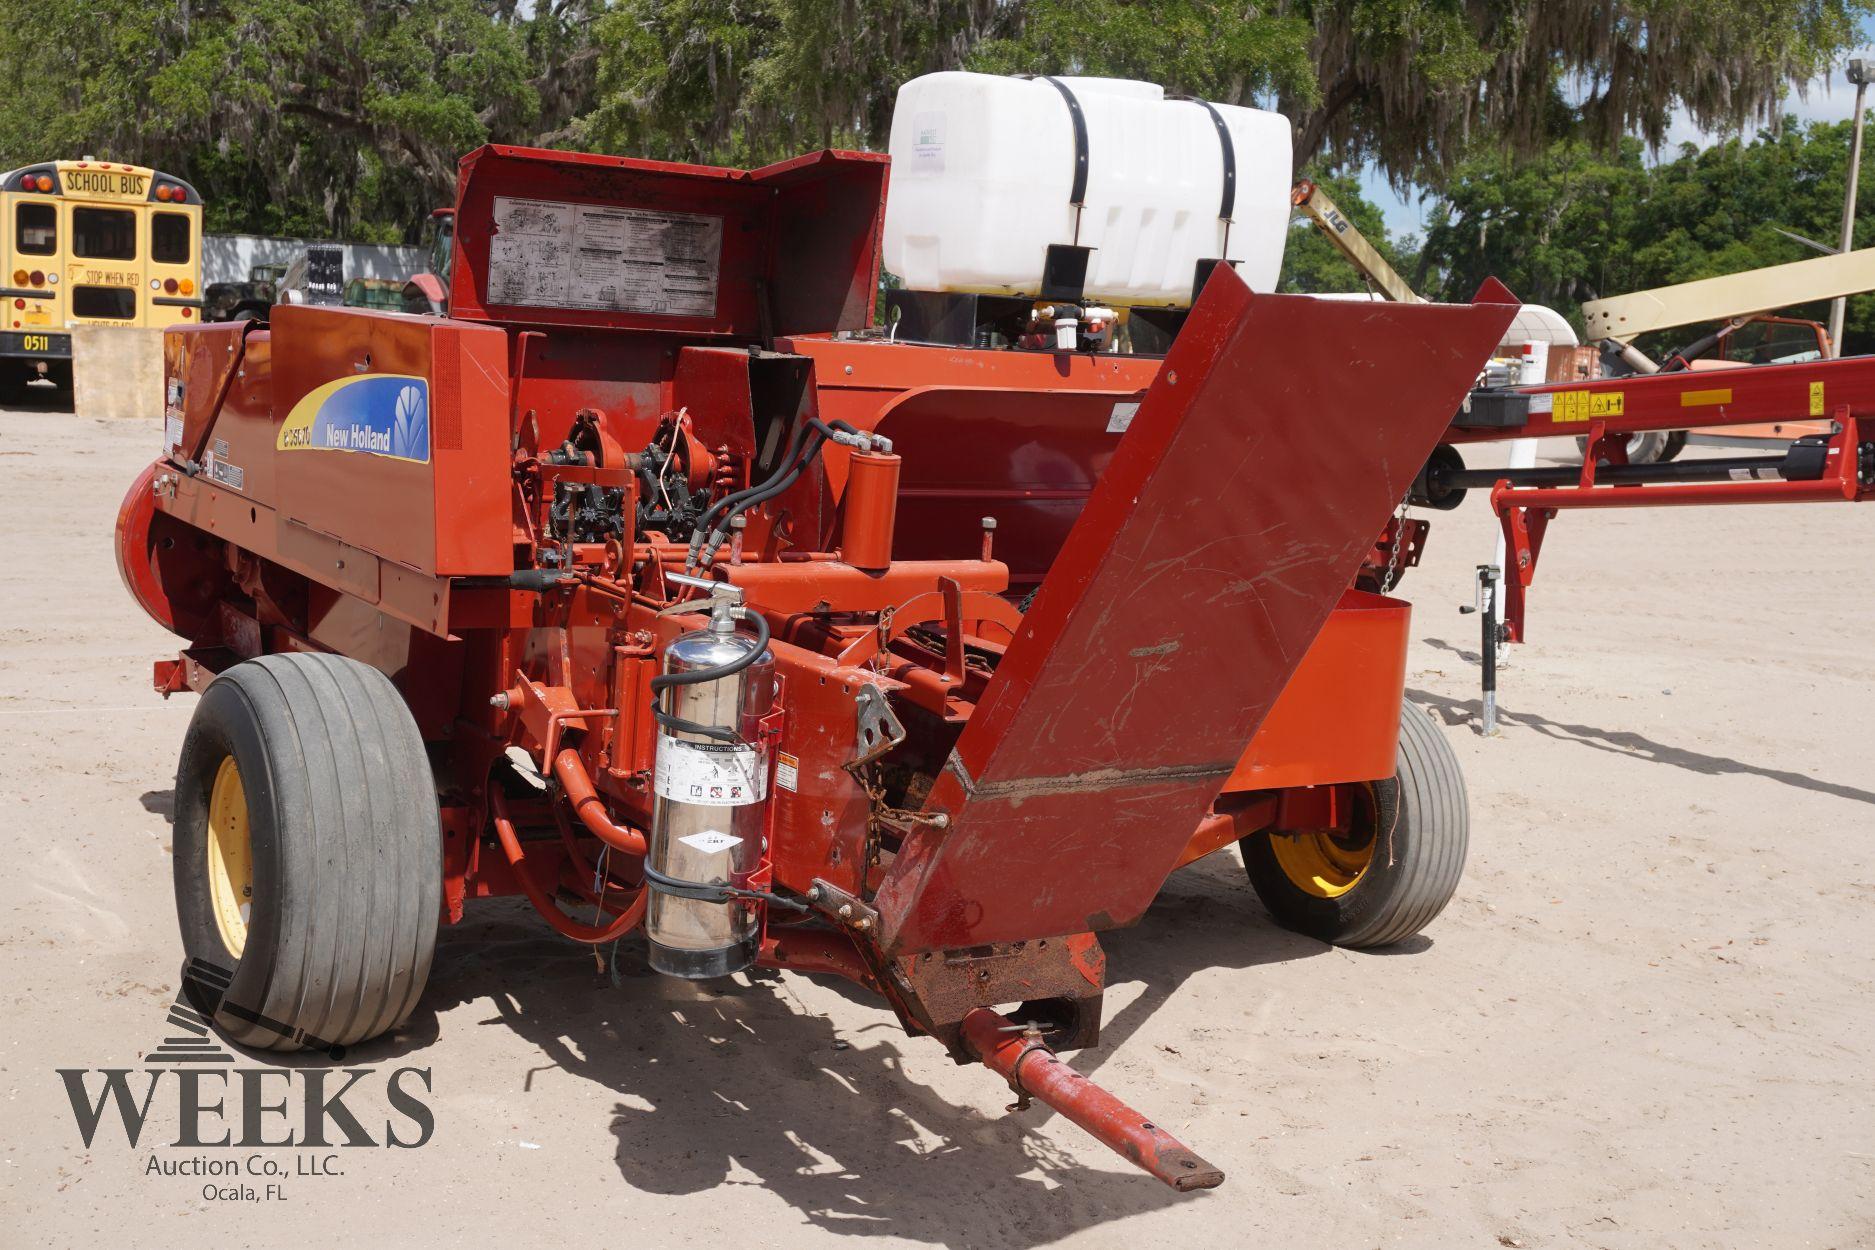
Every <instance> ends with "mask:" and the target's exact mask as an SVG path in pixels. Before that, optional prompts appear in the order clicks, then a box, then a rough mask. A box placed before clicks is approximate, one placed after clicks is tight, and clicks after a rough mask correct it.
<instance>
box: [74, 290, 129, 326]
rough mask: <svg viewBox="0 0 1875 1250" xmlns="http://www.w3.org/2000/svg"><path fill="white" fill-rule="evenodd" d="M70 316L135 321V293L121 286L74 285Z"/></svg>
mask: <svg viewBox="0 0 1875 1250" xmlns="http://www.w3.org/2000/svg"><path fill="white" fill-rule="evenodd" d="M72 316H74V317H99V318H103V319H105V320H109V321H135V320H136V318H137V293H136V292H135V291H133V290H131V289H130V288H128V287H121V286H75V287H73V288H72Z"/></svg>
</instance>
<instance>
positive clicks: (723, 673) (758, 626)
mask: <svg viewBox="0 0 1875 1250" xmlns="http://www.w3.org/2000/svg"><path fill="white" fill-rule="evenodd" d="M743 619H744V620H746V621H748V623H749V625H750V626H751V628H752V629H753V630H754V633H755V647H754V649H752V650H750V651H747V652H744V653H743V654H742V655H739V656H737V657H736V658H735V659H733V660H730V661H729V662H727V663H725V664H718V665H716V666H715V667H713V668H698V669H692V670H690V671H689V672H686V673H660V674H658V675H657V676H656V677H653V678H652V679H651V716H652V719H654V720H656V721H657V723H658V724H660V725H662V726H664V728H666V729H668V730H670V731H671V732H672V733H686V734H697V735H699V736H701V737H705V738H714V739H715V740H716V741H718V742H740V741H742V735H740V734H738V733H737V732H736V731H735V730H734V729H730V728H726V727H724V726H722V725H699V724H698V723H697V722H695V721H692V720H685V719H684V718H683V717H681V716H673V715H671V714H670V713H669V712H666V711H665V710H664V709H663V708H662V707H660V706H658V703H659V699H660V697H661V696H662V695H663V693H664V692H665V691H666V690H669V689H670V688H671V687H672V686H694V685H695V684H697V683H698V682H702V681H716V680H717V679H718V678H722V677H734V676H735V675H736V674H737V673H740V672H741V671H742V670H743V669H745V668H747V667H748V666H749V665H751V664H753V663H755V661H756V660H758V659H760V658H761V656H762V653H763V652H764V651H766V650H768V639H769V632H768V621H767V619H766V618H764V617H763V616H762V614H761V613H760V612H755V611H745V612H744V613H743ZM641 853H642V852H641Z"/></svg>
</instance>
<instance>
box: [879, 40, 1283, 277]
mask: <svg viewBox="0 0 1875 1250" xmlns="http://www.w3.org/2000/svg"><path fill="white" fill-rule="evenodd" d="M1057 82H1058V83H1060V84H1061V86H1062V87H1066V88H1067V91H1068V92H1070V93H1072V94H1073V96H1074V98H1075V100H1076V101H1077V102H1078V104H1079V107H1080V110H1081V115H1082V118H1083V120H1084V123H1085V127H1084V128H1085V135H1086V144H1085V148H1086V170H1085V172H1086V180H1085V183H1086V185H1085V190H1084V193H1083V197H1082V199H1083V205H1084V206H1083V207H1082V208H1080V209H1077V208H1076V207H1075V206H1074V204H1073V202H1072V198H1073V189H1074V184H1075V178H1076V169H1077V151H1078V148H1077V144H1076V140H1075V126H1074V120H1073V114H1072V112H1071V110H1070V108H1069V105H1068V101H1067V99H1066V97H1065V96H1064V94H1063V92H1062V90H1061V88H1060V87H1057V86H1056V83H1057ZM1211 108H1215V109H1216V110H1217V117H1218V118H1221V119H1222V121H1223V123H1224V128H1225V130H1226V131H1228V134H1229V137H1230V148H1231V150H1232V155H1233V157H1234V165H1235V171H1236V176H1235V179H1234V186H1233V187H1232V189H1231V196H1230V200H1231V202H1230V204H1229V213H1230V221H1229V222H1228V223H1227V222H1226V221H1224V220H1223V219H1222V218H1221V217H1220V212H1221V211H1222V210H1224V208H1225V207H1226V205H1225V191H1226V186H1225V172H1224V171H1225V159H1224V150H1225V145H1224V142H1223V136H1222V135H1220V133H1219V127H1218V124H1217V121H1216V120H1214V118H1213V115H1212V113H1211V111H1210V108H1207V107H1206V106H1205V105H1204V104H1201V103H1198V102H1197V101H1193V100H1168V99H1166V98H1165V91H1164V90H1163V89H1162V88H1160V87H1158V86H1156V85H1154V84H1152V83H1145V82H1128V81H1124V80H1120V79H1112V78H1068V77H1064V78H1059V79H1053V80H1051V79H1046V78H1004V77H1000V76H997V75H993V74H970V73H962V72H947V73H941V74H926V75H925V76H924V77H922V78H914V79H912V80H911V81H910V82H908V83H906V84H905V85H904V86H902V87H900V88H899V92H898V103H897V106H896V108H895V110H894V112H893V114H892V140H891V152H892V176H891V188H890V192H889V194H888V197H887V201H886V214H885V267H886V268H887V269H888V270H889V271H891V272H892V273H893V274H895V275H897V276H898V278H899V279H900V280H901V281H902V282H903V283H904V284H905V285H906V286H907V287H909V288H911V289H913V290H920V291H969V292H975V293H978V294H996V295H1021V296H1036V295H1039V294H1041V286H1042V267H1043V262H1044V260H1045V258H1046V256H1047V251H1048V246H1049V245H1050V244H1069V245H1074V244H1077V243H1078V244H1079V245H1080V246H1084V247H1088V248H1092V249H1093V251H1092V254H1091V255H1090V256H1089V258H1088V270H1087V281H1086V286H1085V291H1086V295H1087V298H1088V299H1089V300H1099V301H1102V302H1107V303H1112V304H1117V305H1153V306H1162V307H1163V306H1183V305H1186V304H1189V303H1190V302H1191V297H1192V283H1193V279H1194V277H1195V275H1196V271H1197V265H1198V262H1199V261H1201V260H1211V259H1216V258H1218V257H1220V256H1226V255H1227V256H1228V258H1229V259H1230V260H1231V261H1232V262H1234V263H1235V264H1236V266H1237V270H1238V272H1239V273H1240V274H1241V275H1242V276H1243V278H1244V281H1245V282H1247V283H1248V284H1249V285H1250V288H1251V289H1252V290H1256V291H1269V290H1273V289H1275V286H1276V277H1277V271H1278V270H1279V269H1280V268H1281V267H1282V259H1283V242H1284V239H1285V238H1286V236H1287V233H1288V224H1289V212H1290V204H1289V188H1290V185H1291V183H1290V174H1291V168H1290V164H1291V158H1290V140H1289V123H1288V121H1287V120H1285V119H1284V118H1283V116H1282V115H1281V114H1279V113H1270V112H1265V111H1263V110H1261V109H1248V108H1239V107H1236V106H1234V105H1228V104H1217V105H1212V106H1211ZM1226 240H1228V242H1227V241H1226Z"/></svg>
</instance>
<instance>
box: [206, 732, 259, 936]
mask: <svg viewBox="0 0 1875 1250" xmlns="http://www.w3.org/2000/svg"><path fill="white" fill-rule="evenodd" d="M208 897H209V901H210V902H211V903H212V904H213V905H214V911H215V927H216V928H217V929H219V930H221V942H222V945H223V946H226V947H227V948H228V953H229V954H230V955H233V956H234V957H235V958H236V959H239V958H240V957H241V948H242V947H244V946H246V945H247V921H248V917H249V915H250V914H252V908H253V903H254V845H253V843H252V842H251V841H249V840H248V833H247V787H245V786H244V785H242V784H241V769H240V767H239V766H238V765H236V764H235V762H234V757H233V756H232V755H230V756H228V757H227V758H226V759H224V760H222V762H221V767H220V768H219V769H217V770H216V772H215V785H214V787H213V788H212V789H211V790H210V791H209V794H208Z"/></svg>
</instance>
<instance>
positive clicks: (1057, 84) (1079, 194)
mask: <svg viewBox="0 0 1875 1250" xmlns="http://www.w3.org/2000/svg"><path fill="white" fill-rule="evenodd" d="M1042 81H1043V82H1045V83H1047V84H1048V85H1049V86H1051V87H1053V88H1054V89H1055V90H1056V91H1059V92H1060V93H1061V98H1062V99H1064V100H1066V101H1067V102H1068V120H1069V122H1071V123H1073V126H1074V187H1073V189H1072V190H1070V191H1069V192H1068V203H1070V204H1072V205H1074V209H1075V212H1074V241H1075V243H1076V244H1079V243H1080V241H1081V210H1082V209H1084V208H1086V207H1087V117H1086V115H1085V114H1083V113H1082V112H1081V102H1080V101H1079V100H1077V99H1075V98H1074V92H1072V91H1070V90H1069V89H1068V84H1067V83H1065V82H1062V81H1061V80H1060V79H1059V78H1051V77H1049V76H1048V75H1046V74H1044V75H1042Z"/></svg>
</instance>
